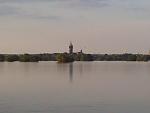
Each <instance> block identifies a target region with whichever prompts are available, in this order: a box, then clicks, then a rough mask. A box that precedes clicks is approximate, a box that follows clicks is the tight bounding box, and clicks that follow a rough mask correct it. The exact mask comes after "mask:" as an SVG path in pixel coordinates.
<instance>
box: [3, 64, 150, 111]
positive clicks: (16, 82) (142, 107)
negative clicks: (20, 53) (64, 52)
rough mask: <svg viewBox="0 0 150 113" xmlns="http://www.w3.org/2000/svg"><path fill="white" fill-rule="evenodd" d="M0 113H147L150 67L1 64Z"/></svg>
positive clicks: (147, 65) (149, 105)
mask: <svg viewBox="0 0 150 113" xmlns="http://www.w3.org/2000/svg"><path fill="white" fill-rule="evenodd" d="M0 113H150V63H144V62H75V63H73V64H57V63H56V62H40V63H19V62H14V63H0Z"/></svg>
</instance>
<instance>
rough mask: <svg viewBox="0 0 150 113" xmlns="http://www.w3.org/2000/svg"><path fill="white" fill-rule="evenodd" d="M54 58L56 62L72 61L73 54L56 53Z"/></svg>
mask: <svg viewBox="0 0 150 113" xmlns="http://www.w3.org/2000/svg"><path fill="white" fill-rule="evenodd" d="M56 59H57V61H58V63H68V62H73V61H74V59H73V56H72V55H70V54H68V53H59V54H57V57H56Z"/></svg>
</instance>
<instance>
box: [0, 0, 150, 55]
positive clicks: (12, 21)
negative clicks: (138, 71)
mask: <svg viewBox="0 0 150 113" xmlns="http://www.w3.org/2000/svg"><path fill="white" fill-rule="evenodd" d="M70 41H72V42H73V44H74V48H75V51H79V50H80V49H83V51H84V52H87V53H148V51H149V50H150V0H0V53H44V52H64V51H68V44H69V43H70Z"/></svg>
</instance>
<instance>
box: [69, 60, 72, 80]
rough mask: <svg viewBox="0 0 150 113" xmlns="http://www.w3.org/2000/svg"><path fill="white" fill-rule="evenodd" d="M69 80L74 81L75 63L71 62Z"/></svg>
mask: <svg viewBox="0 0 150 113" xmlns="http://www.w3.org/2000/svg"><path fill="white" fill-rule="evenodd" d="M69 80H70V82H71V83H72V81H73V63H70V64H69Z"/></svg>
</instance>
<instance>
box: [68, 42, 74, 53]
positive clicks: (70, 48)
mask: <svg viewBox="0 0 150 113" xmlns="http://www.w3.org/2000/svg"><path fill="white" fill-rule="evenodd" d="M69 54H73V44H72V43H71V42H70V45H69Z"/></svg>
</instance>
